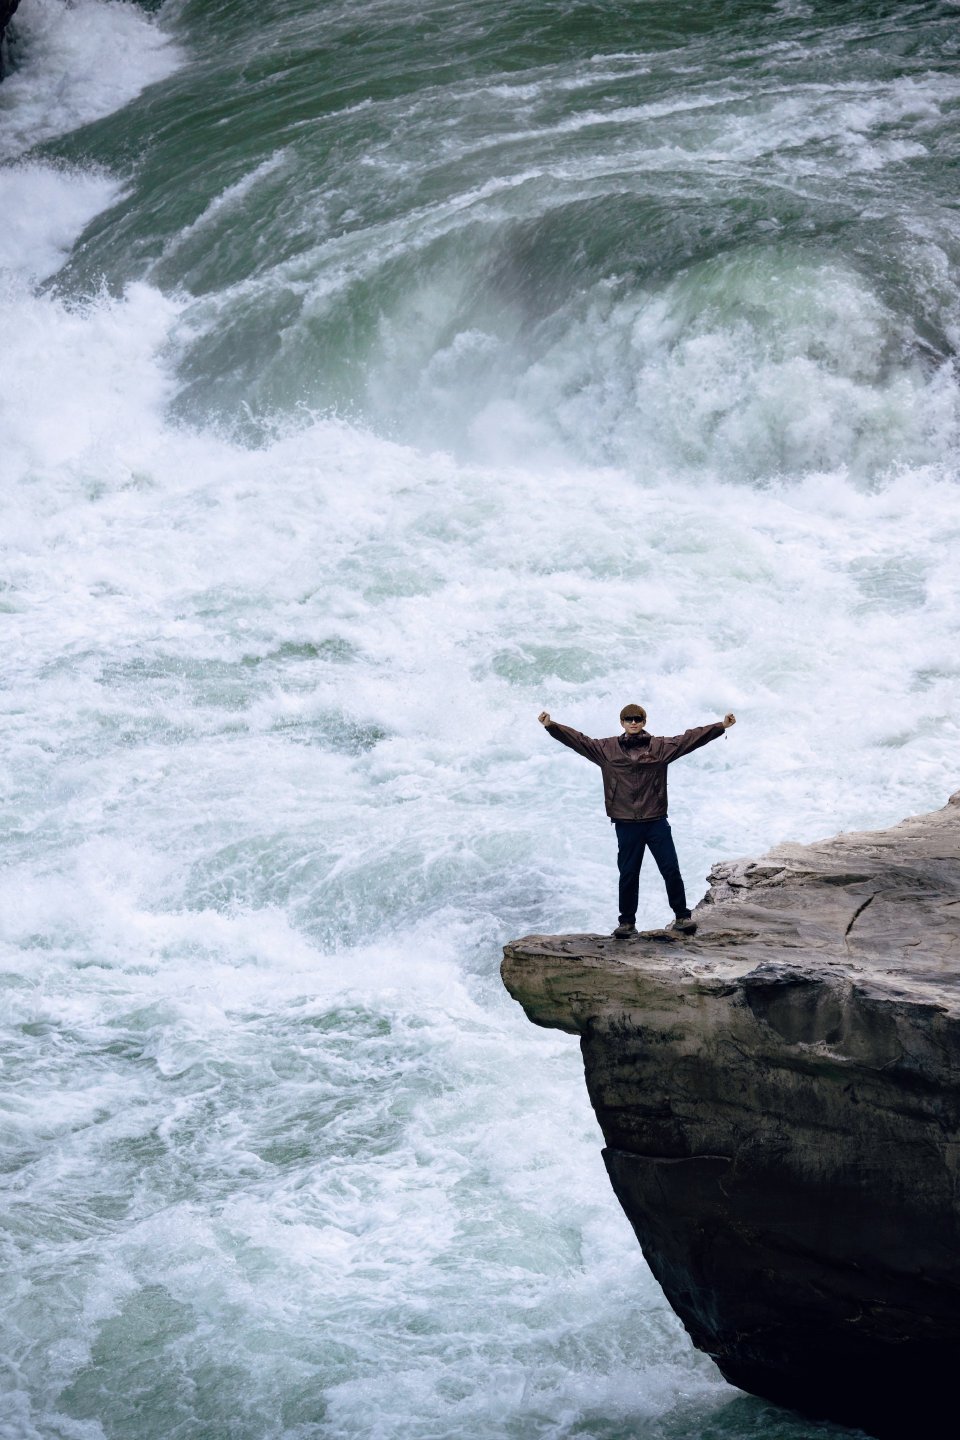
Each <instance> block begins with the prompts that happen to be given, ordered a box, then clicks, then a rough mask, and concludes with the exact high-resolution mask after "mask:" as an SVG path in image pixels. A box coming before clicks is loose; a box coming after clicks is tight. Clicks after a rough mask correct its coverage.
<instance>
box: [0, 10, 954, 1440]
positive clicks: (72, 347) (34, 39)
mask: <svg viewBox="0 0 960 1440" xmlns="http://www.w3.org/2000/svg"><path fill="white" fill-rule="evenodd" d="M14 30H15V34H14V48H13V52H12V58H13V66H12V68H11V69H10V71H9V73H8V76H7V78H6V79H5V80H4V82H3V84H2V86H0V155H2V157H3V159H4V162H5V164H4V168H3V169H2V171H0V207H2V214H3V226H2V231H0V310H2V337H3V338H2V380H0V405H2V408H3V421H2V442H0V472H2V477H3V491H2V502H3V513H2V530H0V548H2V562H3V564H2V572H0V620H2V633H3V637H4V639H3V664H2V670H0V674H2V679H0V704H2V710H3V715H2V734H3V760H2V767H0V786H2V794H3V808H2V812H0V825H2V832H0V833H2V847H3V848H2V854H3V862H4V863H3V870H2V872H0V952H2V956H0V971H2V991H0V994H2V1011H0V1042H2V1043H0V1056H2V1069H0V1081H2V1086H3V1112H2V1113H3V1125H2V1129H0V1176H2V1187H3V1228H2V1232H0V1241H2V1258H3V1264H2V1269H0V1298H2V1307H0V1314H2V1319H0V1437H3V1440H53V1437H57V1440H201V1437H203V1440H267V1437H281V1436H282V1437H285V1440H341V1437H343V1440H347V1437H350V1440H354V1437H357V1440H359V1437H371V1440H565V1437H579V1440H808V1437H810V1436H811V1434H812V1433H813V1432H814V1431H816V1433H817V1434H823V1435H824V1436H837V1437H839V1436H841V1435H843V1434H844V1433H845V1432H843V1431H840V1430H837V1429H835V1428H833V1427H829V1426H823V1427H812V1426H810V1425H808V1424H804V1423H802V1422H801V1421H799V1420H797V1419H795V1418H794V1417H791V1416H790V1415H788V1414H786V1413H784V1412H780V1411H778V1410H776V1409H775V1408H773V1407H771V1406H767V1405H764V1404H762V1403H761V1402H760V1401H757V1400H754V1399H751V1398H749V1397H745V1396H742V1395H739V1394H738V1392H736V1391H735V1390H733V1389H731V1388H730V1387H729V1386H727V1385H726V1384H725V1383H724V1382H723V1381H722V1380H721V1378H720V1377H719V1375H718V1373H717V1372H716V1371H715V1370H714V1368H713V1366H712V1364H711V1362H710V1361H709V1360H708V1359H707V1358H706V1357H704V1356H701V1355H698V1354H696V1353H695V1352H694V1351H693V1350H692V1348H691V1346H690V1344H689V1342H688V1341H687V1339H686V1336H685V1334H684V1332H683V1330H682V1328H681V1327H680V1325H679V1323H678V1322H677V1321H676V1320H675V1318H674V1317H673V1315H672V1312H671V1311H670V1310H669V1309H668V1307H667V1306H666V1304H665V1302H664V1300H663V1298H662V1296H661V1294H660V1292H659V1290H658V1288H657V1286H656V1285H655V1284H654V1282H653V1280H652V1278H651V1277H650V1275H649V1273H648V1272H647V1270H646V1268H645V1266H644V1263H643V1260H642V1257H641V1255H640V1252H639V1250H638V1248H637V1245H636V1242H635V1240H634V1238H633V1236H632V1233H631V1232H630V1230H629V1227H628V1225H627V1222H626V1221H625V1219H624V1217H623V1215H622V1214H621V1212H620V1210H619V1207H618V1206H617V1204H616V1201H615V1200H614V1197H613V1195H612V1193H611V1191H610V1187H609V1184H608V1182H607V1180H606V1176H605V1173H604V1170H603V1165H602V1161H601V1157H600V1146H601V1140H600V1135H599V1131H598V1129H597V1126H596V1123H595V1121H594V1118H593V1115H592V1111H591V1110H590V1107H589V1103H588V1100H587V1096H586V1093H585V1091H584V1087H583V1082H582V1073H581V1066H580V1059H579V1054H578V1051H577V1047H576V1044H575V1042H574V1041H573V1040H572V1039H571V1038H570V1037H566V1036H562V1035H557V1034H554V1033H546V1032H540V1031H537V1030H536V1029H534V1028H533V1027H532V1026H531V1025H529V1024H528V1023H527V1022H526V1020H525V1019H524V1018H523V1016H522V1015H521V1013H520V1012H519V1010H518V1008H517V1007H516V1006H515V1005H513V1003H512V1002H511V1001H510V1000H509V999H508V998H507V996H506V995H505V993H504V992H503V991H502V989H501V986H500V983H499V979H498V973H497V967H498V961H499V956H500V946H501V945H502V943H503V942H504V940H506V939H508V938H511V937H514V936H517V935H522V934H525V933H529V932H531V931H536V930H550V931H557V930H562V929H573V930H586V929H590V930H593V929H609V928H610V927H611V926H612V925H613V924H614V923H615V921H616V905H615V883H614V882H615V863H614V862H615V845H614V840H613V837H612V833H611V830H610V827H609V825H608V824H607V822H606V821H605V819H604V816H603V810H602V803H601V801H602V796H601V791H600V784H599V777H598V774H597V772H596V771H595V770H594V769H593V768H592V767H591V766H588V765H586V764H584V762H583V761H582V760H580V759H578V758H577V757H575V756H574V755H572V754H571V753H570V752H568V751H565V750H563V749H562V747H560V746H558V745H556V744H554V743H553V742H552V741H551V740H550V739H549V737H548V736H546V735H545V733H544V732H543V731H542V730H541V728H540V727H539V726H538V725H537V723H536V716H537V713H538V712H539V711H540V710H541V709H542V708H547V709H549V710H550V711H551V713H552V714H553V715H554V716H555V717H556V718H558V719H561V720H564V721H566V722H567V723H570V724H573V725H575V726H576V727H577V728H579V729H582V730H585V731H587V732H589V733H591V734H595V735H596V734H600V735H607V734H612V733H615V732H616V730H617V719H616V717H617V714H618V712H619V709H620V706H621V705H622V704H623V703H624V702H626V701H628V700H631V701H639V702H641V703H642V704H644V705H646V707H647V709H648V710H649V712H650V724H651V728H652V729H653V730H654V731H656V732H658V733H666V734H672V733H675V732H677V731H678V730H682V729H684V728H685V727H686V726H688V725H695V724H703V723H706V722H707V721H709V720H712V719H715V718H717V717H718V716H720V715H722V714H723V713H724V711H725V710H728V709H732V710H734V711H736V713H737V715H738V719H739V723H738V725H737V727H736V729H734V730H732V731H731V732H730V733H729V735H728V736H727V737H726V738H725V739H724V740H723V741H721V742H718V743H717V744H715V745H712V746H710V747H708V748H707V749H706V750H704V751H702V752H699V753H698V754H697V755H695V756H693V757H690V758H689V759H687V760H685V761H682V762H681V763H680V765H678V766H677V767H676V769H675V770H674V771H673V772H672V773H673V778H672V805H671V813H672V817H673V823H674V831H675V835H676V837H677V840H678V846H679V850H680V858H681V862H682V864H683V868H684V871H685V874H686V876H687V880H688V888H689V891H690V892H691V898H692V899H697V898H699V896H700V895H701V894H702V892H703V889H704V877H705V875H706V873H707V870H708V869H709V867H710V865H711V864H712V863H714V862H715V861H717V860H721V859H729V858H731V857H735V856H739V855H744V854H756V853H759V852H761V851H762V850H763V849H764V848H766V847H767V846H769V845H771V844H773V843H776V842H778V841H780V840H783V839H796V840H813V839H815V838H817V837H820V836H823V835H826V834H830V833H832V832H834V831H836V830H838V829H841V828H857V827H863V826H872V825H882V824H887V823H891V822H893V821H896V820H898V819H900V818H901V817H902V816H904V815H906V814H908V813H911V812H916V811H918V810H924V809H931V808H934V807H935V806H938V805H940V804H942V803H943V802H944V801H945V799H946V797H947V795H948V794H949V793H950V791H951V790H954V789H956V788H957V786H958V783H960V780H958V770H957V761H956V755H957V742H958V721H957V716H958V702H960V600H958V592H957V554H958V542H960V484H958V473H957V443H958V438H960V391H958V377H957V372H956V369H955V365H954V357H955V355H956V353H957V349H958V345H960V287H958V283H957V282H958V262H960V222H958V216H957V208H956V179H957V168H956V167H957V160H958V148H960V146H958V136H960V64H958V61H960V44H958V39H960V8H958V6H957V5H956V4H955V3H954V4H947V3H940V4H935V3H919V4H910V3H905V0H871V3H861V4H857V3H846V4H845V3H829V4H828V3H809V4H807V3H800V0H781V3H769V0H768V3H762V4H761V3H747V0H714V3H710V4H705V3H699V0H696V3H694V0H672V3H668V0H635V3H630V4H625V3H616V0H594V3H587V0H553V3H550V0H524V3H520V0H496V3H492V0H442V3H434V0H419V3H414V0H257V3H252V0H229V3H227V0H168V3H167V4H164V5H162V6H159V7H158V6H156V5H143V6H135V5H132V4H121V3H113V0H74V3H67V0H22V4H21V9H20V12H19V14H18V16H17V18H16V21H15V22H14ZM665 918H667V917H666V915H665V907H664V902H663V895H662V888H661V886H660V883H659V880H658V878H657V877H656V875H655V874H646V873H645V875H644V877H643V882H642V888H641V915H640V920H641V923H647V924H650V923H654V924H658V923H662V922H663V920H664V919H665Z"/></svg>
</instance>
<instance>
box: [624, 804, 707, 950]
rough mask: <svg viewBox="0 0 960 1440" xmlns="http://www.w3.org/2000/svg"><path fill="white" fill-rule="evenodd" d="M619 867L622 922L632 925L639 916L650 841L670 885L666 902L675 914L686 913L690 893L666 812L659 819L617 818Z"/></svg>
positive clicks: (681, 914)
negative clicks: (686, 888)
mask: <svg viewBox="0 0 960 1440" xmlns="http://www.w3.org/2000/svg"><path fill="white" fill-rule="evenodd" d="M614 825H615V827H616V831H617V844H618V845H619V847H620V848H619V850H618V851H617V869H618V870H619V871H620V924H621V925H633V924H634V923H635V922H636V918H637V896H638V894H639V890H640V866H641V865H642V864H643V852H644V850H645V849H646V848H647V846H648V845H649V847H650V853H651V855H652V856H653V858H654V860H655V861H656V862H657V869H658V870H659V871H660V874H661V875H662V876H663V883H664V884H665V885H666V887H667V903H668V905H669V906H670V909H671V910H672V911H673V913H674V915H678V916H681V917H682V916H686V915H689V914H690V911H689V910H688V909H687V896H686V893H685V891H684V888H683V880H682V878H681V876H680V864H679V861H678V860H677V851H676V847H675V846H674V843H673V835H672V833H671V830H670V824H669V822H668V820H667V817H666V815H661V816H660V818H659V819H658V820H616V821H614Z"/></svg>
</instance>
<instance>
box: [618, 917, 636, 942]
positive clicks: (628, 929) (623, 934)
mask: <svg viewBox="0 0 960 1440" xmlns="http://www.w3.org/2000/svg"><path fill="white" fill-rule="evenodd" d="M636 933H637V927H636V925H634V923H633V921H632V920H631V922H630V924H629V925H618V926H617V928H616V930H614V932H613V938H614V940H627V939H628V938H629V937H630V936H631V935H636Z"/></svg>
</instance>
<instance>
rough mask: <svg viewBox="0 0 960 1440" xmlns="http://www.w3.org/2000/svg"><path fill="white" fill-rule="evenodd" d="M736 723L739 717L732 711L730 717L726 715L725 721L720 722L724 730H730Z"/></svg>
mask: <svg viewBox="0 0 960 1440" xmlns="http://www.w3.org/2000/svg"><path fill="white" fill-rule="evenodd" d="M736 723H737V717H736V715H734V713H733V711H732V710H731V711H730V713H729V714H728V715H724V717H723V719H722V720H721V721H720V724H721V725H722V726H723V728H724V730H729V729H730V726H731V725H736Z"/></svg>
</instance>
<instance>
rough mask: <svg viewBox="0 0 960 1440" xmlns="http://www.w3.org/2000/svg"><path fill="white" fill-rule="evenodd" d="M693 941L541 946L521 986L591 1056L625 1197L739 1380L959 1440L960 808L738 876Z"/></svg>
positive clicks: (724, 878)
mask: <svg viewBox="0 0 960 1440" xmlns="http://www.w3.org/2000/svg"><path fill="white" fill-rule="evenodd" d="M694 918H695V919H696V920H697V922H698V926H699V928H698V931H697V934H696V935H695V936H694V937H692V938H685V937H678V936H674V935H673V934H671V933H670V932H648V933H647V934H641V935H639V936H637V937H636V939H631V940H627V941H615V940H612V939H610V938H608V937H606V936H599V935H563V936H544V935H532V936H528V937H527V938H526V939H523V940H517V941H515V942H513V943H512V944H510V945H507V946H506V947H505V950H504V961H503V966H502V975H503V980H504V983H505V985H506V987H507V989H508V990H509V992H510V994H511V995H513V996H514V998H515V999H516V1000H518V1001H519V1002H520V1004H521V1005H522V1006H523V1008H524V1010H525V1011H526V1013H527V1015H528V1016H529V1018H530V1019H531V1020H533V1021H534V1022H535V1023H536V1024H538V1025H546V1026H550V1027H553V1028H557V1029H560V1030H567V1031H570V1032H571V1033H573V1034H578V1035H579V1036H580V1044H581V1049H582V1053H583V1060H584V1068H585V1072H586V1081H587V1089H588V1092H589V1095H590V1099H591V1101H592V1103H593V1107H594V1109H595V1111H596V1114H597V1118H598V1120H599V1122H600V1126H601V1129H602V1131H603V1135H604V1139H605V1142H606V1148H605V1150H604V1159H605V1162H606V1166H607V1171H608V1174H609V1176H610V1180H611V1183H612V1185H613V1188H614V1190H615V1192H616V1195H617V1198H618V1199H619V1201H620V1203H621V1205H622V1206H623V1208H624V1210H625V1212H626V1214H627V1216H628V1217H629V1219H630V1222H631V1224H632V1225H633V1228H634V1230H635V1231H636V1234H637V1238H638V1240H639V1242H640V1245H641V1246H642V1248H643V1252H644V1255H645V1256H646V1259H647V1262H648V1263H649V1265H650V1268H651V1269H652V1271H653V1273H654V1275H655V1276H656V1277H657V1279H658V1281H659V1282H660V1284H661V1285H662V1287H663V1290H664V1292H665V1294H666V1296H667V1299H668V1300H669V1302H670V1304H671V1305H672V1306H673V1308H674V1310H675V1311H676V1312H677V1314H678V1315H679V1316H680V1318H681V1320H682V1321H683V1323H684V1325H685V1326H686V1328H687V1331H688V1332H689V1334H690V1336H691V1339H692V1340H693V1343H694V1344H695V1345H696V1346H698V1347H699V1348H700V1349H701V1350H704V1351H706V1352H707V1353H708V1354H709V1355H711V1356H713V1358H714V1360H715V1361H716V1363H717V1365H718V1366H719V1367H720V1369H721V1371H722V1372H723V1374H724V1375H725V1376H726V1377H727V1379H728V1380H730V1381H731V1382H732V1383H733V1384H734V1385H737V1386H739V1387H741V1388H742V1389H744V1390H748V1391H751V1392H752V1393H754V1394H756V1395H761V1396H764V1397H766V1398H767V1399H770V1400H774V1401H776V1402H778V1403H780V1404H783V1405H787V1406H791V1407H793V1408H795V1409H797V1410H800V1411H802V1412H804V1413H806V1414H808V1415H811V1416H817V1417H823V1418H827V1419H830V1420H834V1421H837V1422H841V1423H845V1424H850V1425H856V1426H859V1427H861V1428H862V1429H864V1430H867V1431H869V1432H870V1433H871V1434H874V1435H878V1436H883V1437H901V1436H907V1435H910V1436H914V1435H916V1434H922V1433H924V1431H925V1430H927V1429H932V1430H934V1431H936V1430H937V1427H938V1425H939V1424H940V1423H941V1422H940V1419H939V1418H938V1417H942V1415H943V1414H949V1413H950V1408H951V1402H952V1400H953V1392H954V1379H953V1366H954V1365H955V1364H958V1362H960V792H958V794H956V795H954V796H953V797H952V798H951V800H950V802H949V803H948V804H947V805H946V806H945V807H944V808H943V809H942V810H938V811H935V812H933V813H932V814H929V815H920V816H916V817H914V818H912V819H909V820H905V821H903V823H902V824H899V825H896V826H894V827H892V828H891V829H889V830H880V831H875V832H865V833H845V834H841V835H838V836H836V837H835V838H834V839H831V840H826V841H823V842H820V843H817V844H814V845H797V844H786V845H781V846H778V847H777V848H776V849H775V850H772V851H771V852H770V853H769V854H768V855H765V856H764V857H763V858H762V859H760V860H755V861H744V862H737V863H728V864H721V865H717V866H715V867H714V869H713V871H712V872H711V875H710V890H709V892H708V894H707V896H706V897H705V899H704V900H703V901H702V902H701V904H700V905H699V906H698V907H697V910H696V911H695V917H694Z"/></svg>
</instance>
